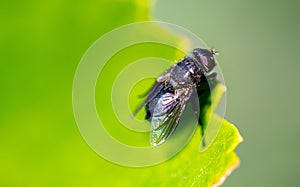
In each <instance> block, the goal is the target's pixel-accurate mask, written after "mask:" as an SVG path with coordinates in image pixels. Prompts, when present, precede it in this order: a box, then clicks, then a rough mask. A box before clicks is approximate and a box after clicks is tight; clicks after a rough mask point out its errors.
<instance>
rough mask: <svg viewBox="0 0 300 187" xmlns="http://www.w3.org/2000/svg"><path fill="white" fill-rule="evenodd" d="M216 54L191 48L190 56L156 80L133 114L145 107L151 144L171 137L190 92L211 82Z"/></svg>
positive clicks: (190, 94) (207, 50)
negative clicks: (149, 127)
mask: <svg viewBox="0 0 300 187" xmlns="http://www.w3.org/2000/svg"><path fill="white" fill-rule="evenodd" d="M216 54H217V52H216V51H215V50H214V49H211V50H209V49H202V48H195V49H194V50H193V51H192V55H191V56H185V57H184V58H182V59H181V60H180V61H179V62H178V63H176V64H174V65H173V66H172V67H171V68H170V69H169V70H167V71H166V72H165V73H163V74H162V75H161V76H159V77H158V78H157V79H156V82H155V84H154V85H153V86H152V88H151V89H150V91H149V92H148V94H147V98H146V100H145V101H144V102H143V103H142V105H141V106H140V107H139V108H138V109H137V110H136V112H135V113H134V114H136V113H137V112H138V111H139V110H141V109H142V108H143V107H144V106H145V107H146V116H145V119H146V120H148V121H149V122H150V123H151V131H150V143H151V144H152V145H154V146H157V145H160V144H162V143H164V142H165V141H166V140H167V139H168V138H169V137H170V136H171V135H172V134H173V132H174V130H175V129H176V127H177V126H178V123H179V120H180V117H181V116H182V113H183V111H184V109H185V106H186V103H187V102H189V101H190V100H191V96H192V95H193V94H194V93H193V92H194V91H193V90H195V89H197V88H199V86H200V84H201V83H202V82H203V81H205V80H212V79H215V77H216V75H217V74H216V73H212V74H210V75H208V73H209V72H211V70H213V69H214V67H215V66H216V62H215V59H214V56H215V55H216ZM194 110H195V113H196V112H197V111H198V110H197V109H194Z"/></svg>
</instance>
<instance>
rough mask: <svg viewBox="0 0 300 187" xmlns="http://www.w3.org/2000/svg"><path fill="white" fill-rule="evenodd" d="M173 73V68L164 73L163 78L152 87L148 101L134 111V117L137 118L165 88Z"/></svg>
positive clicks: (158, 79)
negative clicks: (165, 83) (166, 81)
mask: <svg viewBox="0 0 300 187" xmlns="http://www.w3.org/2000/svg"><path fill="white" fill-rule="evenodd" d="M171 71H172V68H171V69H169V70H168V71H166V72H165V73H163V74H162V75H161V76H159V77H158V78H157V80H156V82H155V84H154V85H153V86H152V88H151V89H150V91H149V92H148V93H147V99H146V100H145V101H144V102H143V103H142V104H141V105H140V106H139V107H138V108H137V109H136V110H135V111H134V113H133V116H136V114H137V113H138V112H139V111H140V110H141V109H142V108H143V107H144V106H145V105H146V104H147V103H149V102H150V101H152V100H153V99H154V98H155V97H156V96H157V95H158V94H159V93H160V92H161V91H162V90H163V88H164V82H165V80H167V79H168V78H169V76H170V72H171Z"/></svg>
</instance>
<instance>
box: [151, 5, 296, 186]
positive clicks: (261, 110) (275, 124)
mask: <svg viewBox="0 0 300 187" xmlns="http://www.w3.org/2000/svg"><path fill="white" fill-rule="evenodd" d="M165 7H169V8H168V9H167V8H165ZM154 15H155V17H156V18H158V19H160V20H164V21H169V22H173V23H177V24H179V25H182V26H184V27H186V28H187V29H190V30H191V31H193V32H194V33H196V34H197V35H198V36H200V37H201V38H202V39H203V40H204V41H205V42H207V44H208V45H209V46H214V47H215V48H216V49H218V50H219V51H220V55H219V56H218V62H219V64H220V66H221V68H222V71H223V74H224V77H225V81H226V86H227V87H228V97H227V110H226V118H227V119H229V121H231V122H233V123H234V124H236V126H237V127H238V128H239V130H240V132H241V134H242V135H243V137H244V142H243V143H242V144H241V145H240V146H239V147H238V149H237V153H238V155H239V156H240V159H241V166H240V168H239V169H238V170H236V171H235V172H234V173H233V174H232V176H230V177H229V178H228V180H227V181H226V183H225V184H224V186H226V187H227V186H228V187H232V186H243V187H246V186H247V187H248V186H249V187H253V186H255V187H258V186H278V187H280V186H300V180H299V178H298V177H297V176H298V174H299V173H300V164H299V162H298V159H299V158H300V149H299V148H300V146H299V140H298V136H299V131H300V126H299V124H300V123H299V119H298V116H297V115H298V114H299V111H300V110H299V104H300V102H299V98H298V96H299V91H300V87H299V86H298V85H299V81H300V78H299V76H298V74H299V72H298V71H299V70H300V63H299V62H300V55H299V52H298V51H299V50H300V47H299V43H300V37H299V33H300V2H299V1H296V0H287V1H280V0H273V1H271V0H265V1H259V0H254V1H234V0H229V1H221V0H215V1H203V0H202V1H198V0H190V1H185V2H183V1H179V0H175V1H174V0H172V1H171V0H164V1H157V4H156V8H155V9H154Z"/></svg>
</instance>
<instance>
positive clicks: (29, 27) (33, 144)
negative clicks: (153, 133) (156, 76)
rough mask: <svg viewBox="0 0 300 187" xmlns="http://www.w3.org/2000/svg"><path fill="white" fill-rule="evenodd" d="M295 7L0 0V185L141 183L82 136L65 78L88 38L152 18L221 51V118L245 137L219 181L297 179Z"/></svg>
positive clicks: (298, 18) (298, 26)
mask: <svg viewBox="0 0 300 187" xmlns="http://www.w3.org/2000/svg"><path fill="white" fill-rule="evenodd" d="M150 8H151V12H150V13H149V10H150ZM299 9H300V3H299V2H298V1H296V0H287V1H279V0H275V1H271V0H265V1H258V0H254V1H221V0H218V1H198V0H190V1H179V0H172V1H171V0H164V1H163V0H161V1H159V0H157V1H155V4H154V3H153V2H149V1H136V2H135V1H133V0H114V1H109V0H104V1H98V2H97V1H84V2H83V1H82V2H75V1H48V2H47V1H1V2H0V20H1V30H0V50H1V52H0V57H1V63H0V67H1V74H0V85H1V86H2V89H1V92H0V106H1V108H0V110H1V113H0V124H1V125H0V147H1V153H0V175H1V177H0V186H84V185H85V186H86V185H88V186H101V185H109V184H110V185H112V184H114V185H115V186H118V185H121V184H122V185H126V184H127V185H132V184H135V185H138V184H140V185H141V184H143V177H141V175H142V171H143V170H142V169H133V168H121V167H119V166H116V165H114V164H111V163H109V162H107V161H105V160H103V159H101V158H100V157H99V156H98V155H97V154H96V153H94V152H93V151H92V150H91V149H90V148H89V147H88V145H87V144H86V143H85V141H84V140H83V139H82V137H81V136H80V133H79V131H78V129H77V126H76V123H75V120H74V117H73V112H72V81H73V76H74V73H75V70H76V67H77V65H78V63H79V61H80V59H81V57H82V55H83V54H84V52H85V51H86V50H87V49H88V47H89V46H90V45H91V44H92V43H93V42H94V41H95V40H97V39H98V38H99V37H100V36H101V35H103V34H104V33H106V32H108V31H110V30H111V29H113V28H116V27H118V26H121V25H123V24H127V23H131V22H135V21H143V20H149V19H150V16H151V17H152V18H154V19H156V20H163V21H168V22H171V23H175V24H178V25H181V26H183V27H186V28H187V29H190V30H191V31H192V32H194V33H195V34H197V35H198V36H199V37H200V38H202V39H203V40H204V41H205V42H206V43H207V44H208V45H209V46H214V47H215V48H217V49H218V50H219V51H220V56H218V62H219V63H220V66H221V68H222V70H223V74H224V77H225V81H226V84H227V87H228V98H227V113H226V118H227V119H229V121H231V122H233V123H234V124H236V125H237V127H238V128H239V130H240V132H241V134H242V135H243V137H244V139H245V140H244V142H243V143H242V144H241V145H240V146H239V147H238V149H237V153H238V154H239V156H240V159H241V166H240V168H239V169H238V170H236V171H235V172H234V173H233V174H232V175H231V176H230V177H229V178H228V180H227V181H226V183H225V184H224V186H228V187H229V186H243V187H247V186H251V187H253V186H299V185H300V181H299V179H297V175H298V174H299V170H300V169H299V168H300V164H299V162H298V158H299V157H300V150H299V145H298V142H297V135H298V132H299V130H300V127H299V123H298V120H297V114H298V112H299V110H298V105H299V104H300V103H299V99H298V98H297V96H298V94H299V91H300V89H299V86H298V83H299V80H300V78H299V76H297V75H298V71H299V69H300V65H299V64H298V62H299V59H300V58H299V56H300V55H299V52H298V50H299V49H300V48H299V42H300V41H299V36H298V33H300V10H299ZM158 34H159V33H158ZM128 173H129V174H128ZM146 174H147V173H146ZM116 179H118V180H116ZM131 180H135V181H134V182H132V181H131ZM118 183H119V184H118Z"/></svg>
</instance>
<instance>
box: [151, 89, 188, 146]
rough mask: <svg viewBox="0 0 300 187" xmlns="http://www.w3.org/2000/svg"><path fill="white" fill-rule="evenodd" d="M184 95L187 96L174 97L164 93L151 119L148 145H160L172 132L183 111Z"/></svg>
mask: <svg viewBox="0 0 300 187" xmlns="http://www.w3.org/2000/svg"><path fill="white" fill-rule="evenodd" d="M186 95H189V94H181V95H179V96H175V95H174V94H172V93H166V94H164V95H162V96H161V98H160V99H159V100H158V101H157V103H156V106H155V108H154V110H153V115H152V118H151V133H150V143H151V144H152V145H154V146H157V145H160V144H162V143H163V142H165V141H166V139H167V138H168V137H169V136H170V135H171V134H172V133H173V132H174V130H175V129H176V127H177V125H178V123H179V119H180V117H181V115H182V113H183V111H184V109H185V105H186V98H185V96H186Z"/></svg>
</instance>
